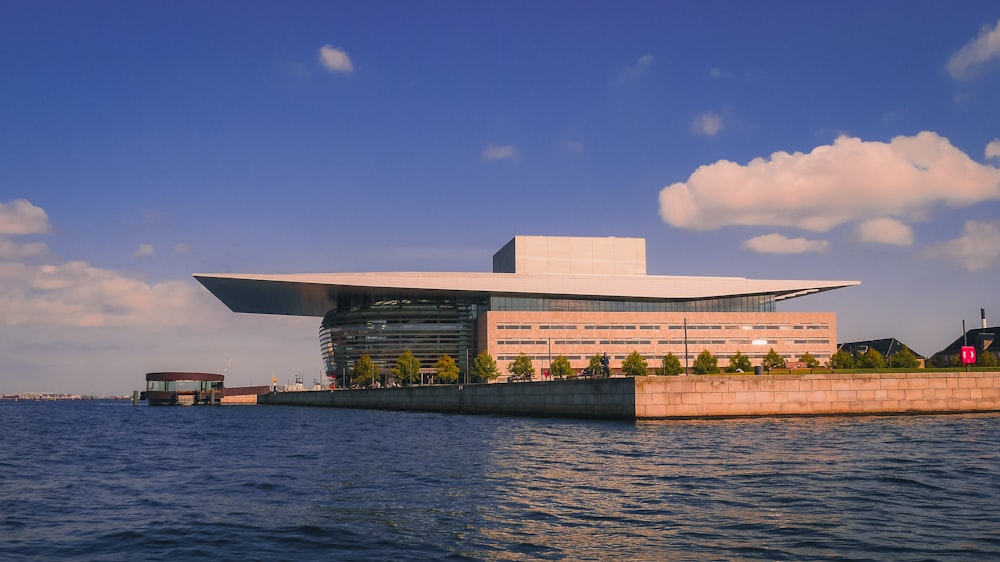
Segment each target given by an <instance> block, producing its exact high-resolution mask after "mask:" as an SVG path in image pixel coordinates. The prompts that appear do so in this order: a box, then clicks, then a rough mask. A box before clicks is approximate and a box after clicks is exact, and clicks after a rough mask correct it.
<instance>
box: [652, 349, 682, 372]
mask: <svg viewBox="0 0 1000 562" xmlns="http://www.w3.org/2000/svg"><path fill="white" fill-rule="evenodd" d="M683 372H684V366H683V365H681V360H680V359H678V358H677V356H676V355H674V354H673V353H670V352H668V353H667V354H666V355H664V356H663V361H662V362H661V363H660V368H659V369H658V370H657V371H656V374H658V375H663V376H674V375H679V374H681V373H683Z"/></svg>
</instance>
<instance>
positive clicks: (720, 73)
mask: <svg viewBox="0 0 1000 562" xmlns="http://www.w3.org/2000/svg"><path fill="white" fill-rule="evenodd" d="M708 75H709V76H711V77H712V78H732V77H733V75H732V73H730V72H726V71H725V70H722V69H721V68H719V67H717V66H713V67H712V68H711V69H710V70H709V71H708Z"/></svg>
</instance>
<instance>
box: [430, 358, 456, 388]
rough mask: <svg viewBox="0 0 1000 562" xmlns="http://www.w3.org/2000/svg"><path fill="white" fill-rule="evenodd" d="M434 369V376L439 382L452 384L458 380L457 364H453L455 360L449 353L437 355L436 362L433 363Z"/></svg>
mask: <svg viewBox="0 0 1000 562" xmlns="http://www.w3.org/2000/svg"><path fill="white" fill-rule="evenodd" d="M434 371H435V373H436V376H435V378H436V379H437V382H439V383H443V384H453V383H455V381H457V380H458V365H456V364H455V360H454V359H452V358H451V355H448V354H447V353H445V354H444V355H442V356H441V357H438V361H437V363H435V364H434Z"/></svg>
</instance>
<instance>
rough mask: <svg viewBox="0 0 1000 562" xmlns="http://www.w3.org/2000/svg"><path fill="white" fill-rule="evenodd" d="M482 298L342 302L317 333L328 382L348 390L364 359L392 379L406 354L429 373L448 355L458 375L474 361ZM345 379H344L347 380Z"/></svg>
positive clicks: (370, 297) (485, 303)
mask: <svg viewBox="0 0 1000 562" xmlns="http://www.w3.org/2000/svg"><path fill="white" fill-rule="evenodd" d="M488 302H489V301H488V299H487V298H485V297H480V298H477V297H467V296H462V297H456V296H451V295H448V296H440V297H434V296H424V295H422V296H404V295H363V296H362V295H356V296H347V297H341V298H339V299H338V300H337V308H335V309H333V310H331V311H329V312H328V313H327V314H326V316H325V317H324V318H323V324H322V325H321V327H320V333H319V337H320V345H321V347H322V351H323V363H324V366H325V368H326V373H327V376H330V377H333V378H335V379H336V380H337V386H338V387H342V386H344V385H345V384H348V382H349V377H350V375H351V374H352V371H353V369H354V363H355V361H357V360H358V359H359V358H360V357H361V356H362V355H364V354H365V353H367V354H368V355H369V356H370V357H371V359H372V363H374V364H375V366H376V368H377V369H378V372H379V374H380V376H381V377H382V378H383V379H386V378H387V377H389V376H390V373H391V370H392V368H393V367H394V366H395V365H396V359H398V358H399V356H400V354H402V353H403V352H404V351H406V350H409V351H410V352H411V353H413V355H414V357H416V358H417V359H418V360H419V361H420V366H421V369H422V370H424V371H426V372H431V371H432V370H433V368H434V365H435V363H437V360H438V358H439V357H440V356H441V355H443V354H448V355H450V356H451V357H452V358H453V359H455V362H456V363H457V364H458V366H459V370H460V371H461V372H462V373H466V372H468V365H467V361H471V360H472V359H473V358H475V354H476V353H477V351H476V341H477V336H478V334H477V323H476V319H477V318H478V316H479V314H480V312H482V311H484V310H486V308H487V306H488ZM345 375H346V378H345Z"/></svg>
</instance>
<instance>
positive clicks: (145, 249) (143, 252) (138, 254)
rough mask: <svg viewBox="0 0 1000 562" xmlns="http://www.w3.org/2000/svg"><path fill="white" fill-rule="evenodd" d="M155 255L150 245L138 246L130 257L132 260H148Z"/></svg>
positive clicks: (154, 250)
mask: <svg viewBox="0 0 1000 562" xmlns="http://www.w3.org/2000/svg"><path fill="white" fill-rule="evenodd" d="M155 253H156V249H155V248H153V245H152V244H139V247H138V248H136V249H135V252H132V257H134V258H140V259H141V258H148V257H149V256H151V255H153V254H155Z"/></svg>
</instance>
